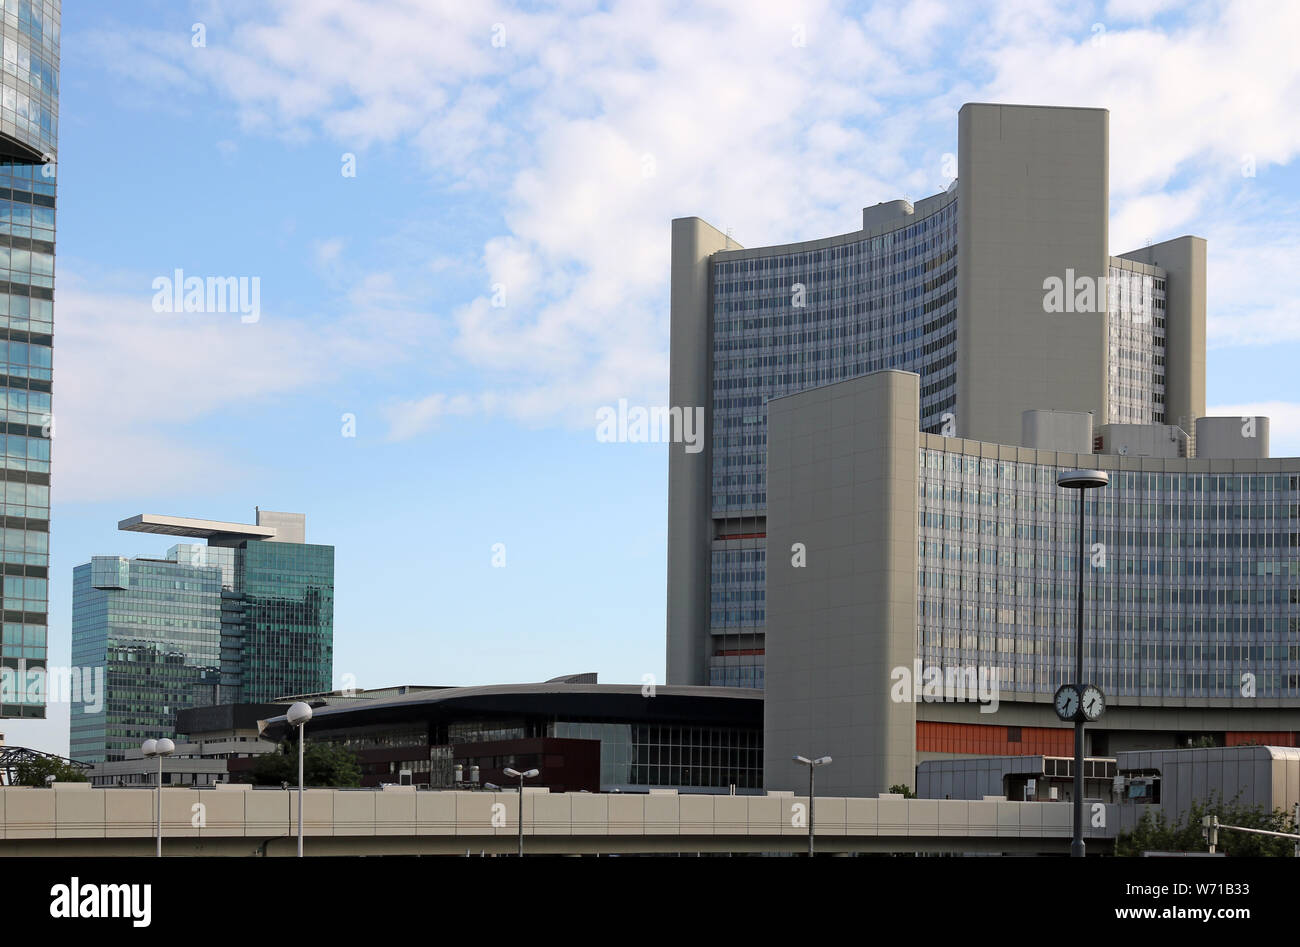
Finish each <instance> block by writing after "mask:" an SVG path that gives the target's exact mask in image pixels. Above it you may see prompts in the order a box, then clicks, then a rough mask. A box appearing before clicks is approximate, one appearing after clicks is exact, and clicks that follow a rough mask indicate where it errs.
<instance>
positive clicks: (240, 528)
mask: <svg viewBox="0 0 1300 947" xmlns="http://www.w3.org/2000/svg"><path fill="white" fill-rule="evenodd" d="M117 528H118V529H121V530H126V531H127V532H130V533H161V534H163V535H164V536H188V537H191V538H193V539H206V540H209V541H212V540H217V541H221V540H227V541H238V540H241V539H274V538H275V534H276V530H275V527H274V526H254V525H252V524H251V523H222V522H219V521H217V520H198V519H193V518H191V517H188V516H162V515H160V514H158V513H141V514H139V515H137V516H132V517H128V518H127V519H124V520H122V521H121V522H120V523H118V524H117Z"/></svg>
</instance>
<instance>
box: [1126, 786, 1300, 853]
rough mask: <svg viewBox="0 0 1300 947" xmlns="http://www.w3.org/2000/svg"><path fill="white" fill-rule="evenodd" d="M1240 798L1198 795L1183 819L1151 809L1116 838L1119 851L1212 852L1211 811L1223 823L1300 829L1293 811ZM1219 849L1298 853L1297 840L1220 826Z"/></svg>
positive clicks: (1285, 830)
mask: <svg viewBox="0 0 1300 947" xmlns="http://www.w3.org/2000/svg"><path fill="white" fill-rule="evenodd" d="M1238 798H1239V796H1234V797H1233V798H1232V799H1231V800H1230V801H1229V802H1226V803H1225V802H1224V801H1223V796H1222V795H1221V794H1219V793H1214V794H1212V795H1211V796H1210V798H1209V799H1205V800H1200V799H1198V800H1196V801H1195V802H1193V803H1192V805H1191V807H1190V808H1189V809H1188V810H1187V811H1186V812H1185V813H1183V818H1182V819H1176V818H1175V819H1168V818H1166V817H1165V815H1164V813H1160V814H1158V815H1152V813H1151V810H1147V812H1146V814H1145V815H1143V816H1142V819H1141V821H1139V822H1138V824H1137V825H1136V826H1134V827H1133V830H1132V831H1131V832H1122V833H1120V836H1119V838H1117V839H1116V840H1115V854H1116V855H1120V856H1128V857H1134V856H1140V855H1141V854H1142V853H1143V852H1153V851H1154V852H1208V851H1209V850H1210V846H1209V843H1208V842H1206V840H1205V839H1204V838H1202V837H1201V819H1202V818H1203V817H1204V816H1207V815H1216V816H1218V817H1219V821H1220V822H1222V823H1226V824H1228V825H1240V826H1243V827H1245V828H1248V829H1266V830H1268V831H1270V832H1295V831H1297V829H1296V827H1295V826H1294V825H1293V823H1292V820H1291V817H1290V815H1288V814H1287V813H1285V812H1283V811H1281V810H1280V809H1279V810H1277V811H1274V812H1269V811H1268V810H1267V809H1265V808H1264V807H1263V806H1261V805H1253V806H1247V805H1242V804H1240V803H1239V802H1238V801H1237V799H1238ZM1215 850H1216V851H1219V852H1223V853H1224V854H1225V855H1228V856H1236V857H1251V856H1261V855H1262V856H1270V857H1275V858H1285V857H1286V856H1288V855H1291V854H1293V853H1294V851H1295V841H1294V840H1293V839H1284V838H1273V837H1271V836H1268V835H1252V834H1250V833H1248V832H1232V831H1229V830H1224V829H1220V830H1219V841H1218V845H1217V846H1216V847H1215Z"/></svg>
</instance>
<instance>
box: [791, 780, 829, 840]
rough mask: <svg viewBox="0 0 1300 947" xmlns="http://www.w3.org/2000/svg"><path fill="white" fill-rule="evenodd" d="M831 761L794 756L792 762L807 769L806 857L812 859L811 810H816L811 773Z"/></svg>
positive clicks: (812, 818)
mask: <svg viewBox="0 0 1300 947" xmlns="http://www.w3.org/2000/svg"><path fill="white" fill-rule="evenodd" d="M830 761H831V758H830V757H829V756H819V757H817V759H815V760H810V759H808V757H806V756H796V757H795V758H794V762H796V763H801V764H802V765H804V766H807V767H808V857H809V858H812V854H813V821H814V816H813V810H814V809H815V808H816V797H815V796H814V795H813V773H814V772H815V771H816V769H817V767H818V766H825V765H826V764H827V763H829V762H830Z"/></svg>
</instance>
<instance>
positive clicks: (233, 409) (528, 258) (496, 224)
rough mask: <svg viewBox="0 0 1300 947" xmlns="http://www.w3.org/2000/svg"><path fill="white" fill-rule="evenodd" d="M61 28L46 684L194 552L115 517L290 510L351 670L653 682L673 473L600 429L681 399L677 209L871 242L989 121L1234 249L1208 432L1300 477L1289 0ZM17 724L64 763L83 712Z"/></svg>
mask: <svg viewBox="0 0 1300 947" xmlns="http://www.w3.org/2000/svg"><path fill="white" fill-rule="evenodd" d="M62 27H63V32H62V71H61V93H60V104H59V112H60V141H59V154H58V180H59V196H58V240H57V276H56V290H55V376H54V377H55V385H54V399H55V400H54V406H55V407H54V416H55V425H56V427H55V438H54V449H53V450H54V475H53V487H52V497H53V500H52V502H53V510H52V525H51V529H52V536H51V573H50V575H51V582H50V587H51V601H50V611H51V613H50V649H49V650H50V662H51V663H52V664H55V665H58V664H67V663H68V662H69V641H70V622H71V594H70V593H71V585H72V570H73V568H74V566H76V565H77V564H79V563H82V562H85V561H88V560H89V558H90V557H91V556H93V555H127V556H134V555H160V554H162V553H164V552H165V551H166V549H167V548H168V546H169V545H170V542H169V540H168V538H167V537H163V536H151V535H147V534H134V533H122V532H119V531H118V530H117V528H116V524H117V522H118V521H119V520H121V519H124V518H126V517H127V516H131V515H133V514H136V513H165V514H173V515H188V516H200V517H204V518H211V519H224V520H234V521H243V522H251V521H252V519H253V510H254V507H255V506H261V507H262V508H264V509H270V510H288V511H294V512H302V513H305V514H306V515H307V538H308V541H309V542H319V543H327V544H331V545H334V546H335V547H336V550H337V552H336V604H335V637H334V645H335V658H334V669H335V678H336V681H335V683H336V685H338V686H342V685H343V684H344V683H347V682H349V681H350V682H354V683H355V686H358V687H379V686H386V685H392V684H403V683H437V684H477V683H499V682H518V681H536V680H543V679H546V678H549V677H554V676H556V675H559V674H565V673H572V672H581V671H596V672H598V673H599V674H600V679H601V680H602V681H606V682H641V681H643V680H644V679H645V675H654V676H655V679H656V680H660V681H662V680H663V671H664V648H665V643H664V614H665V599H664V595H665V560H666V526H667V450H666V447H665V446H664V445H662V444H637V443H602V442H599V441H598V440H597V439H596V436H595V430H596V411H597V410H598V409H599V408H600V407H602V406H606V405H616V404H617V403H618V401H619V399H621V398H625V399H627V400H628V402H629V403H630V404H631V405H662V404H665V403H666V400H667V388H668V354H667V353H668V270H669V250H670V245H669V234H670V221H671V220H672V219H673V218H675V217H683V216H699V217H702V218H704V219H705V220H707V221H709V222H710V223H712V224H714V225H715V226H717V227H719V228H720V229H723V230H728V231H730V232H731V233H732V235H733V236H734V237H735V239H736V240H737V241H739V242H740V243H741V244H743V245H745V246H762V245H767V244H776V243H786V242H791V241H796V240H805V239H812V238H816V237H822V236H827V235H830V234H836V233H844V232H848V231H852V230H856V229H857V228H858V227H859V226H860V221H861V208H862V207H865V206H868V205H871V204H875V203H877V202H880V201H886V200H893V199H896V198H899V197H904V198H909V199H911V200H918V199H920V198H922V197H925V196H927V195H929V194H933V193H936V192H938V191H940V190H942V189H943V188H944V187H945V186H946V185H947V184H948V183H949V181H950V180H951V177H952V175H953V173H954V162H955V158H954V157H953V155H954V154H955V152H956V150H957V111H958V109H959V108H960V107H961V105H962V104H963V103H965V102H1007V103H1018V104H1044V105H1069V106H1090V107H1104V108H1107V109H1109V110H1110V157H1111V160H1110V185H1111V203H1110V213H1111V230H1110V249H1111V252H1112V253H1120V252H1123V251H1126V250H1129V249H1135V248H1138V247H1141V246H1144V245H1145V244H1146V243H1147V242H1152V243H1155V242H1159V241H1162V240H1166V239H1169V238H1172V237H1177V236H1180V235H1183V234H1188V233H1191V234H1196V235H1199V236H1202V237H1205V238H1206V239H1207V241H1208V248H1209V249H1208V256H1209V274H1208V292H1209V316H1208V320H1209V325H1208V337H1209V343H1208V344H1209V358H1208V362H1209V376H1208V386H1207V391H1208V402H1209V412H1210V413H1211V414H1231V415H1247V414H1266V415H1269V416H1270V417H1271V418H1272V449H1273V454H1274V455H1275V456H1281V455H1298V454H1300V392H1298V391H1297V389H1296V386H1295V382H1294V374H1293V370H1292V366H1293V365H1294V364H1295V363H1296V362H1297V360H1300V214H1297V210H1298V209H1300V169H1298V168H1297V155H1298V154H1300V122H1298V121H1297V120H1296V115H1297V114H1300V57H1297V56H1296V55H1295V53H1294V37H1295V36H1296V35H1300V5H1291V4H1277V3H1272V2H1258V3H1257V2H1236V3H1231V2H1226V3H1197V2H1191V3H1186V2H1184V3H1171V2H1163V0H1115V2H1100V3H1050V2H1032V0H1020V2H1015V0H1012V2H1007V0H998V2H991V3H965V2H964V3H959V4H958V3H953V4H942V3H937V2H931V0H916V2H887V3H876V4H855V3H840V2H830V0H824V2H802V3H801V2H788V3H769V2H760V0H735V2H731V0H725V2H718V0H715V2H708V0H705V2H690V3H668V2H657V0H630V2H612V3H589V2H558V3H553V4H524V5H514V4H508V3H500V2H496V0H475V2H473V3H463V2H447V3H444V2H439V0H384V2H377V0H376V2H370V0H225V2H215V0H202V2H177V0H130V2H125V0H122V2H107V0H64V7H63V24H62ZM956 173H957V174H960V169H959V168H958V169H956ZM177 270H181V271H182V273H183V274H184V275H185V276H199V277H201V278H209V277H235V278H237V279H245V280H248V281H251V280H252V279H254V278H256V279H257V281H258V284H257V285H258V287H259V297H258V303H259V305H258V307H257V312H256V319H255V320H254V319H246V318H241V315H240V313H229V312H226V313H194V312H190V313H186V312H159V311H156V307H155V306H154V298H155V295H156V293H155V280H158V279H159V278H161V277H169V278H170V277H172V276H173V274H174V273H175V271H177ZM246 285H249V286H251V282H249V283H248V284H246ZM498 544H500V545H498ZM503 556H504V564H502V558H503ZM494 560H495V563H494ZM0 728H3V731H4V732H5V734H6V736H7V739H8V742H9V743H11V744H18V745H27V746H33V747H36V748H38V749H44V750H48V751H53V752H59V753H66V750H67V738H68V732H67V708H66V705H59V704H53V705H51V707H50V710H49V719H47V720H46V721H39V722H26V721H25V722H16V721H4V722H3V723H0Z"/></svg>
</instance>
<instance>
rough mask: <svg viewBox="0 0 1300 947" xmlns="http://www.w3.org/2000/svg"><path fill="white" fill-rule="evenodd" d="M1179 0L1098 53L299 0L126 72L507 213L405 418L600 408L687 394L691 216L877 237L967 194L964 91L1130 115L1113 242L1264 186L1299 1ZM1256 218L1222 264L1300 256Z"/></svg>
mask: <svg viewBox="0 0 1300 947" xmlns="http://www.w3.org/2000/svg"><path fill="white" fill-rule="evenodd" d="M1165 6H1166V5H1165V4H1164V3H1163V2H1157V0H1128V2H1113V3H1111V4H1110V5H1109V6H1108V7H1107V9H1106V13H1105V18H1106V20H1107V21H1109V22H1107V24H1106V26H1107V28H1106V30H1105V31H1104V33H1102V34H1101V35H1100V36H1099V37H1098V39H1099V40H1100V42H1097V43H1094V42H1093V39H1094V35H1095V34H1094V32H1093V30H1092V25H1093V22H1092V21H1093V19H1094V18H1095V16H1096V14H1091V13H1089V14H1082V13H1080V12H1079V11H1078V10H1077V9H1076V8H1075V7H1074V6H1073V5H1071V4H1066V3H1060V4H1057V3H1047V2H1032V0H1018V2H1011V3H990V4H987V5H981V6H976V7H970V8H968V7H953V6H947V5H941V4H938V3H936V2H933V0H915V2H889V3H883V4H877V5H875V6H874V7H872V8H871V9H870V10H868V11H866V12H865V13H862V14H858V13H856V12H854V11H851V10H850V9H849V8H848V7H846V6H845V5H842V4H840V3H836V2H831V0H807V2H802V3H793V4H790V3H777V2H770V3H766V2H764V3H755V2H745V0H712V2H707V3H703V4H697V5H693V6H692V7H690V8H689V10H688V9H686V8H682V7H679V6H676V5H672V4H669V3H666V2H644V0H640V2H632V0H622V2H619V0H616V2H613V3H611V4H609V5H606V6H603V7H600V8H594V7H591V6H589V5H587V4H585V3H573V4H571V5H567V6H565V7H564V8H563V9H562V10H559V11H548V12H542V13H534V12H527V13H526V12H521V11H519V10H516V9H512V8H511V7H509V6H508V5H506V4H503V3H500V2H495V0H489V2H485V3H482V4H456V5H433V6H432V7H431V6H430V5H428V4H425V3H421V2H418V0H390V2H386V3H382V4H381V3H376V2H366V0H329V2H320V0H285V2H282V3H279V4H277V5H273V6H271V7H269V8H267V7H265V6H263V5H260V4H252V5H242V6H239V5H237V6H236V7H234V8H233V10H235V11H236V12H234V13H228V14H227V16H226V21H225V25H224V27H223V29H224V31H225V32H224V37H225V38H224V39H223V42H221V43H219V44H212V45H210V47H209V49H207V50H204V51H203V52H204V53H205V54H206V55H204V56H195V55H191V54H190V53H191V51H189V50H187V49H183V48H180V47H177V46H175V45H174V44H173V45H169V44H167V43H164V42H162V41H161V40H160V39H159V38H158V37H157V36H144V37H142V38H141V40H140V43H139V46H140V48H139V50H137V51H136V52H138V53H139V54H140V55H142V56H143V57H144V58H145V59H146V60H148V59H151V58H156V59H159V60H161V62H159V63H156V64H152V65H151V64H149V63H138V62H134V61H133V62H132V63H131V64H130V65H129V66H128V65H124V66H122V68H130V69H133V70H136V71H137V72H138V73H139V74H141V75H148V76H149V77H151V78H156V79H159V80H162V81H173V82H174V83H175V85H176V86H177V87H178V88H181V89H182V90H188V89H189V88H191V87H192V85H193V84H194V83H196V82H202V83H204V84H206V85H208V86H210V87H213V88H215V89H216V90H218V92H219V93H220V94H221V95H222V96H224V97H225V99H226V100H227V101H229V102H231V103H232V105H233V107H234V108H235V110H236V111H237V113H238V115H239V116H240V118H241V120H242V122H243V124H244V126H245V128H247V129H255V130H259V131H262V132H266V133H274V134H281V135H288V136H313V135H314V136H326V137H328V138H330V139H332V140H334V141H335V142H336V143H337V144H339V145H341V146H343V147H345V148H347V149H348V150H359V149H364V148H365V147H367V146H369V145H370V144H372V143H381V142H382V143H397V144H399V145H405V146H409V147H413V148H414V149H415V151H416V153H417V154H418V156H419V159H420V160H421V161H423V162H424V163H425V164H426V165H427V166H428V168H429V170H430V172H431V174H432V176H433V178H434V180H435V181H436V182H438V183H439V184H441V186H444V187H447V188H449V189H461V190H465V189H472V190H474V191H476V192H477V193H479V194H481V196H482V197H483V200H484V201H485V202H487V203H489V204H490V205H493V206H495V207H497V208H498V209H499V212H500V214H501V215H502V219H503V228H502V232H501V233H500V235H499V236H497V237H494V238H492V239H489V240H488V241H487V242H486V243H485V245H484V246H483V251H482V255H481V267H482V274H483V288H482V291H481V294H480V295H478V296H477V298H474V299H472V300H466V301H465V302H464V303H463V304H462V305H460V306H458V307H456V308H454V309H453V310H452V312H450V313H449V314H448V315H449V318H450V320H451V321H452V323H453V325H454V327H455V332H456V335H455V337H454V339H452V340H450V344H449V345H448V346H447V347H446V349H445V351H449V352H451V353H453V354H454V356H455V357H457V358H459V359H461V360H463V364H464V365H466V366H468V367H470V368H472V369H473V370H474V372H476V373H477V378H476V379H474V380H472V381H471V382H469V383H467V384H466V389H465V390H462V391H460V392H452V391H435V392H434V393H432V394H429V395H427V396H425V395H424V394H421V395H420V396H418V397H414V398H412V399H409V400H408V401H406V402H403V403H400V404H395V405H394V406H393V407H392V408H391V412H390V415H391V418H392V421H393V429H392V432H391V433H392V435H393V436H398V437H400V436H410V435H411V434H412V433H414V432H417V431H419V430H423V429H426V428H427V427H428V426H430V424H432V423H433V421H434V420H435V419H436V418H437V417H439V416H441V415H442V414H444V413H446V412H447V411H448V410H450V408H451V406H452V405H458V406H462V407H463V409H464V410H478V411H490V412H502V413H506V414H509V415H512V416H514V417H517V418H520V419H524V420H527V421H529V422H534V423H535V422H540V421H542V420H544V419H546V418H548V417H552V418H560V419H564V420H568V421H569V422H570V423H579V424H584V423H589V419H590V416H591V410H592V408H593V407H594V406H595V405H598V404H602V403H609V402H611V401H613V400H616V399H617V398H618V397H629V398H630V399H633V400H634V401H640V402H642V403H655V402H656V401H660V400H662V398H663V397H664V395H665V394H666V392H665V391H664V388H665V382H666V364H667V357H666V343H667V334H668V331H667V318H666V316H667V314H666V305H667V293H666V290H667V277H668V249H669V248H668V226H669V220H670V219H671V218H672V217H676V216H685V215H692V214H697V215H699V216H703V217H705V218H706V219H709V220H710V221H711V222H712V223H714V224H715V225H717V226H719V227H720V228H722V229H724V230H725V229H728V228H730V229H732V230H733V232H734V234H735V236H736V238H737V239H738V240H739V241H740V242H742V243H745V244H748V245H761V244H764V243H778V242H786V241H789V240H796V239H804V238H808V237H813V236H821V235H825V234H828V233H839V232H844V231H847V230H850V229H853V228H854V227H855V226H856V224H857V220H858V213H859V210H860V208H861V207H862V206H865V205H868V204H872V203H875V202H876V201H880V200H887V199H891V198H893V197H897V196H909V197H912V198H914V199H915V198H919V197H923V196H926V195H927V194H929V193H933V192H934V191H937V190H938V189H940V188H941V187H942V186H943V185H944V184H945V183H946V181H945V180H944V178H943V175H942V173H941V166H940V156H941V155H942V153H943V152H944V151H948V150H952V149H953V146H954V145H955V139H956V108H957V107H958V106H959V105H960V104H961V102H962V101H966V100H971V101H1012V102H1025V103H1044V104H1070V105H1096V106H1105V107H1109V108H1110V109H1111V169H1110V170H1111V185H1112V193H1113V199H1112V210H1113V215H1114V216H1113V233H1112V252H1120V251H1122V250H1128V249H1132V248H1135V247H1139V246H1141V245H1142V244H1144V243H1145V242H1146V241H1147V240H1152V241H1158V240H1163V239H1167V238H1168V237H1170V236H1175V235H1177V234H1178V233H1181V232H1185V231H1186V230H1189V229H1194V228H1195V227H1197V226H1198V225H1202V224H1204V223H1206V222H1209V223H1211V224H1213V223H1215V222H1216V221H1219V222H1226V221H1228V220H1230V219H1231V212H1232V201H1233V195H1234V193H1235V191H1236V190H1238V189H1240V187H1241V186H1242V182H1243V179H1242V177H1241V174H1240V163H1241V158H1242V155H1243V154H1246V153H1249V154H1252V155H1254V156H1255V160H1256V162H1257V165H1258V167H1259V169H1260V174H1261V178H1262V176H1263V175H1264V174H1266V173H1267V172H1268V170H1269V169H1272V168H1276V167H1278V166H1280V165H1282V164H1285V163H1287V162H1290V161H1292V160H1293V158H1294V157H1295V156H1296V154H1297V153H1300V123H1296V122H1295V121H1294V114H1295V103H1296V101H1297V97H1298V95H1300V60H1297V59H1296V57H1295V56H1293V55H1292V54H1291V43H1292V38H1293V37H1294V35H1295V34H1296V33H1297V32H1300V8H1293V7H1288V6H1281V5H1273V6H1269V7H1267V8H1261V7H1259V6H1257V5H1253V4H1251V3H1230V4H1226V5H1218V4H1208V3H1207V4H1197V5H1193V6H1192V7H1190V8H1188V9H1186V10H1181V11H1180V18H1179V20H1178V21H1177V23H1176V24H1175V25H1173V26H1172V27H1168V28H1165V29H1163V30H1160V29H1156V28H1155V27H1154V26H1153V25H1152V17H1154V16H1155V15H1157V14H1159V13H1162V12H1165V11H1164V8H1165ZM1261 9H1266V10H1267V15H1268V18H1269V24H1270V25H1269V28H1267V29H1261V28H1260V11H1261ZM495 24H501V25H502V26H503V27H504V34H503V35H504V38H505V43H504V45H501V46H496V45H493V42H492V39H493V35H494V25H495ZM1134 24H1136V25H1134ZM1126 25H1127V26H1128V28H1126ZM801 35H802V36H803V37H804V38H806V45H803V46H800V45H798V39H799V37H800V36H801ZM113 48H115V49H116V48H117V47H113ZM936 142H938V143H940V144H939V146H938V147H937V148H936V147H935V143H936ZM945 142H946V143H947V144H944V143H945ZM1225 232H1226V230H1225ZM1232 236H1233V239H1234V241H1235V242H1234V243H1231V244H1222V243H1217V244H1215V245H1212V248H1211V259H1212V261H1218V262H1212V266H1213V267H1216V268H1217V269H1216V270H1214V271H1212V272H1217V273H1228V272H1231V273H1234V274H1236V273H1238V272H1241V273H1244V272H1245V267H1246V265H1247V263H1248V261H1249V259H1250V258H1251V256H1252V254H1257V255H1258V254H1259V253H1260V251H1261V250H1263V251H1264V252H1271V253H1272V254H1274V257H1273V258H1274V259H1276V260H1278V261H1279V262H1281V260H1282V259H1283V258H1285V256H1286V253H1287V251H1286V248H1285V245H1284V244H1281V243H1275V244H1262V243H1261V241H1260V240H1259V239H1257V238H1255V237H1252V236H1251V234H1250V233H1249V232H1247V231H1245V230H1244V229H1243V230H1238V231H1235V232H1233V234H1232ZM454 252H455V253H456V254H457V255H459V254H460V253H461V252H462V248H456V250H455V251H454ZM447 259H448V257H447V256H446V255H442V256H440V257H437V258H436V259H435V263H434V264H433V266H434V267H435V268H437V267H440V266H445V265H447V264H446V263H440V262H438V261H439V260H443V261H445V260H447ZM1297 273H1300V267H1295V266H1291V267H1290V268H1289V269H1287V270H1286V271H1285V272H1283V273H1280V274H1278V275H1277V277H1276V278H1277V280H1278V295H1277V296H1276V298H1273V297H1271V296H1270V297H1268V298H1262V297H1261V296H1260V295H1258V294H1247V295H1246V296H1245V297H1239V298H1244V299H1247V300H1251V301H1252V304H1257V303H1258V302H1259V301H1261V300H1262V303H1263V305H1262V306H1258V307H1257V308H1258V310H1259V311H1251V310H1250V309H1248V308H1247V309H1238V310H1237V311H1234V312H1233V313H1232V314H1231V315H1230V317H1228V318H1230V319H1231V320H1232V322H1231V324H1230V325H1229V324H1225V323H1224V322H1223V321H1222V320H1221V319H1220V318H1219V317H1218V316H1217V315H1214V316H1213V317H1212V318H1213V319H1214V320H1215V321H1212V333H1213V335H1212V337H1213V338H1215V339H1218V340H1225V339H1231V340H1237V341H1256V340H1258V339H1260V338H1262V337H1266V336H1267V334H1268V333H1269V332H1270V331H1274V330H1277V329H1280V328H1282V325H1283V323H1284V322H1285V320H1286V319H1289V318H1292V317H1293V315H1294V308H1293V307H1294V303H1289V302H1288V300H1294V299H1296V298H1300V283H1297V281H1298V280H1300V276H1296V275H1295V274H1297ZM1234 278H1237V277H1234ZM493 284H501V285H503V286H504V287H505V291H506V305H505V306H504V307H499V306H493V305H492V298H493V289H492V286H493ZM456 410H461V408H457V409H456Z"/></svg>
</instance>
